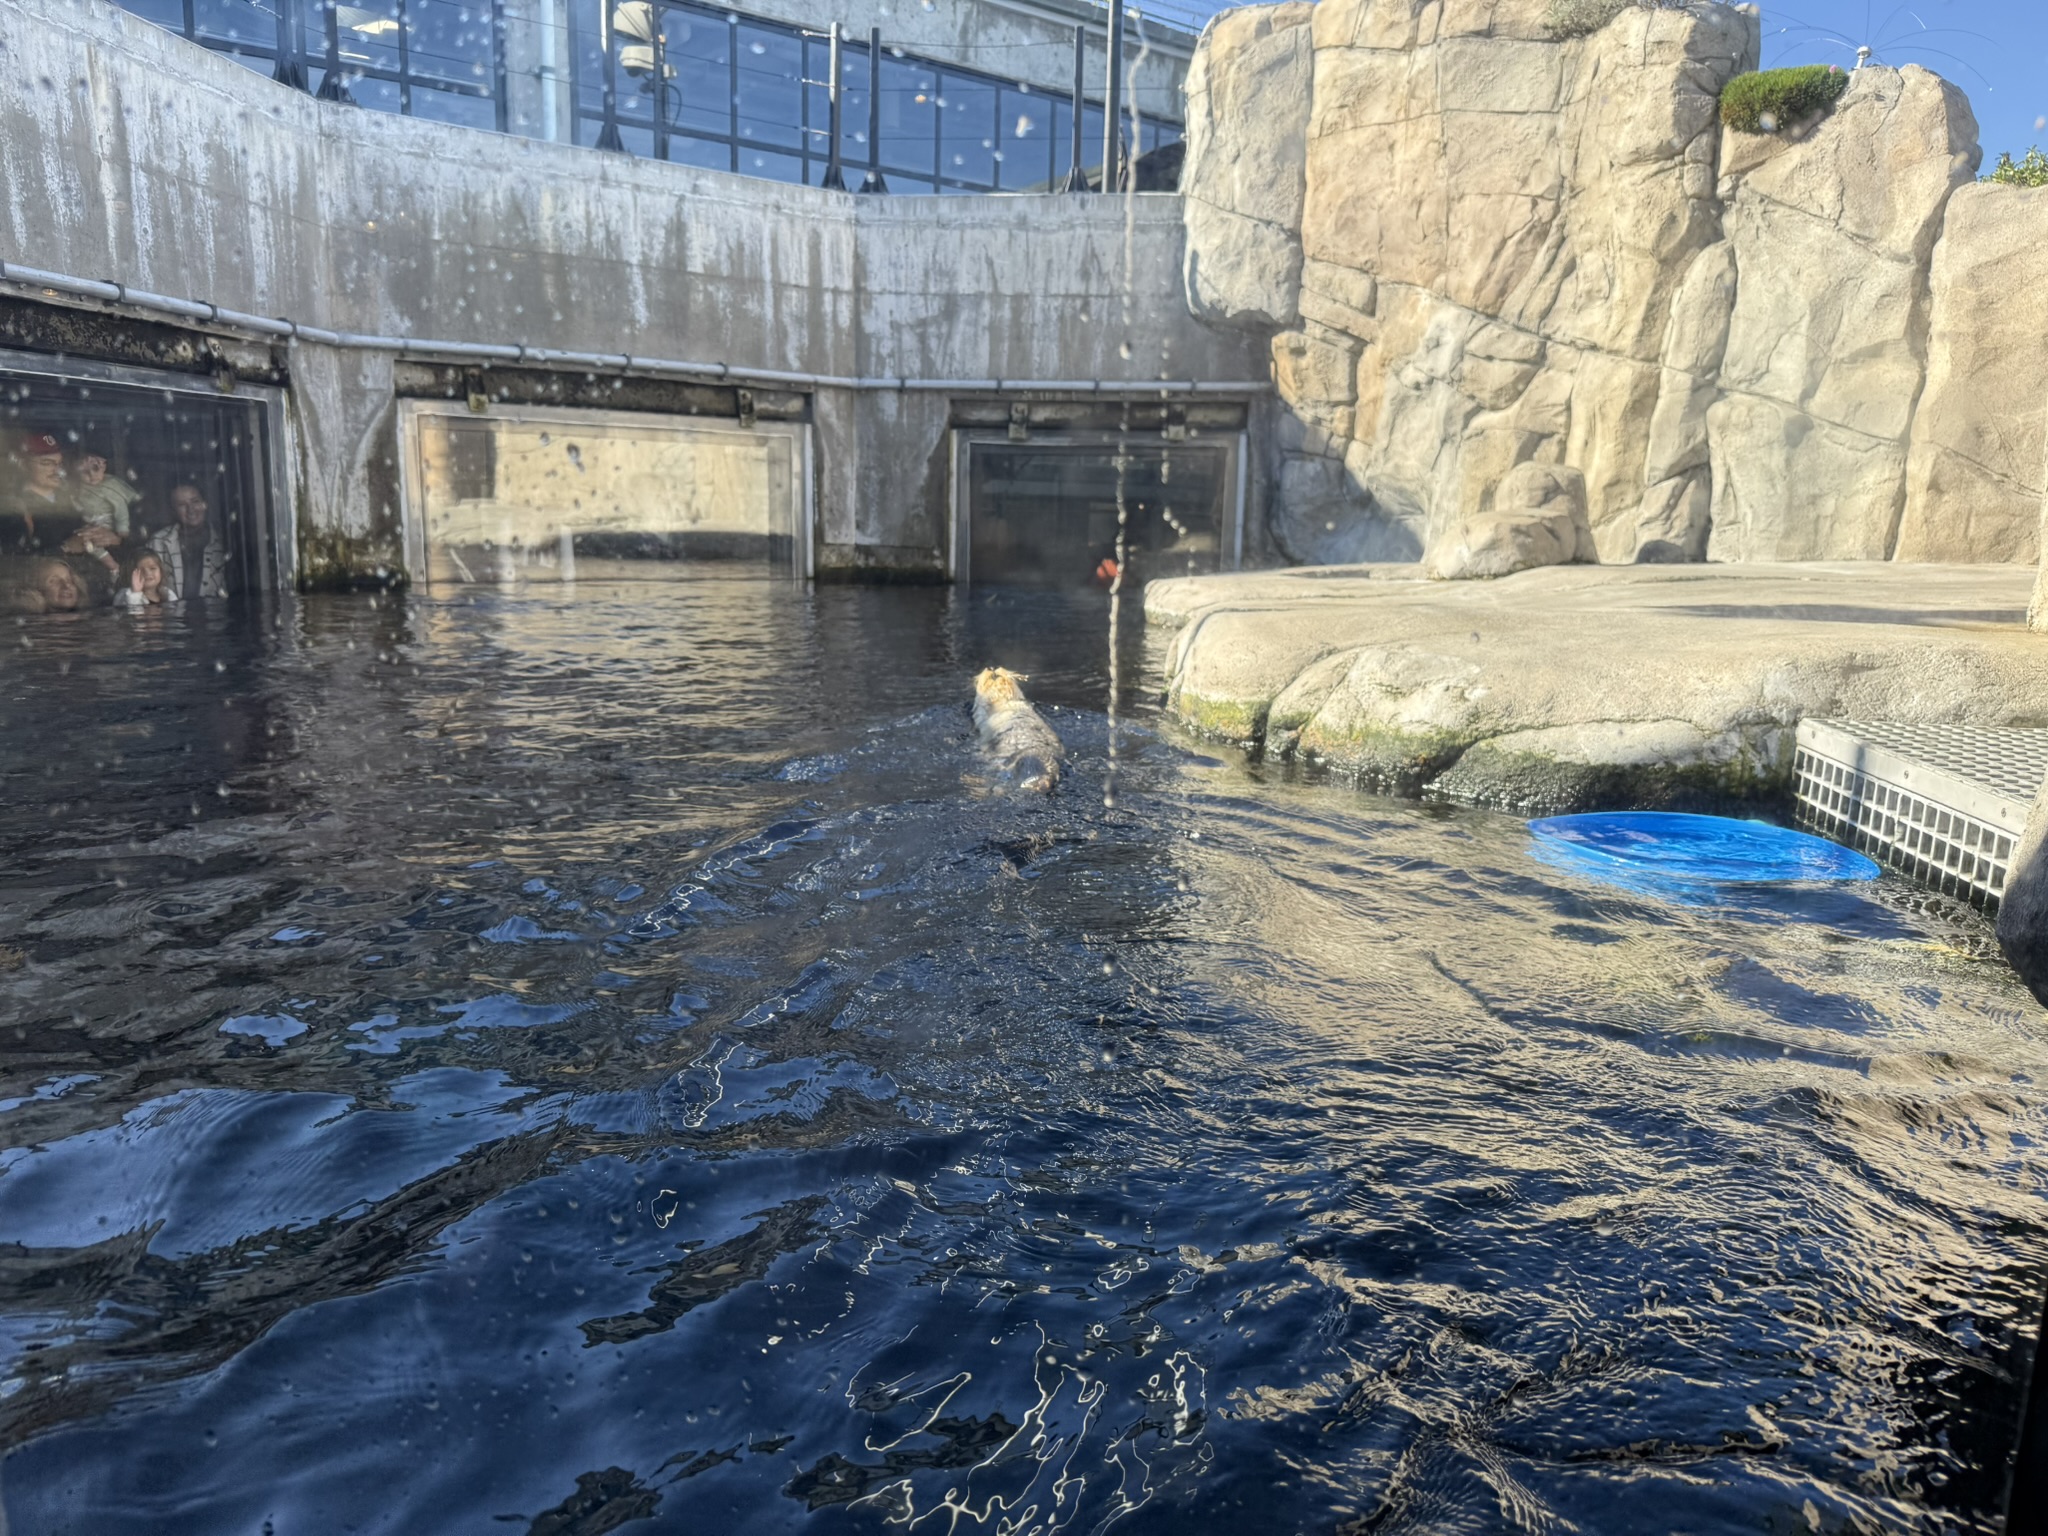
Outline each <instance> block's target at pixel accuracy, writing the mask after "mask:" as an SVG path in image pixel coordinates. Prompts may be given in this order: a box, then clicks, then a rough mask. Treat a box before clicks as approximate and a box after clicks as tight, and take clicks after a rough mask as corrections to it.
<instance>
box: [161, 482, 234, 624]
mask: <svg viewBox="0 0 2048 1536" xmlns="http://www.w3.org/2000/svg"><path fill="white" fill-rule="evenodd" d="M171 515H172V516H173V517H174V518H175V519H176V521H175V522H173V523H171V524H170V525H169V526H168V527H164V528H159V529H158V530H157V531H156V532H155V533H154V534H152V535H151V536H150V540H149V550H150V553H151V554H153V555H155V556H156V557H157V559H159V560H161V561H162V562H163V568H164V580H165V581H166V582H167V583H168V584H169V585H170V588H171V590H172V591H174V592H176V593H177V594H178V596H179V597H226V596H227V595H228V548H227V545H225V544H223V543H222V542H221V537H220V534H219V533H217V532H216V531H215V530H214V527H213V524H212V523H211V522H210V521H209V520H208V518H207V515H206V498H205V497H204V496H201V495H200V494H199V487H198V486H196V485H179V486H173V487H172V488H171Z"/></svg>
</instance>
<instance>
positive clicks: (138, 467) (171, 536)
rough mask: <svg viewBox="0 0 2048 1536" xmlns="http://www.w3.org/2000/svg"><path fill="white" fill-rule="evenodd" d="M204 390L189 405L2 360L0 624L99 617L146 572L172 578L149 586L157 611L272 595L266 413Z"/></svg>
mask: <svg viewBox="0 0 2048 1536" xmlns="http://www.w3.org/2000/svg"><path fill="white" fill-rule="evenodd" d="M199 382H200V383H201V384H202V385H203V388H201V387H195V388H193V389H192V391H191V392H190V393H187V392H185V391H184V390H183V389H181V388H153V387H145V386H142V385H130V384H117V383H110V382H107V381H105V380H102V379H98V378H72V377H60V376H57V375H54V374H45V373H40V372H31V371H26V370H24V371H14V370H12V369H10V368H8V367H7V366H6V364H5V362H4V361H0V612H10V613H25V612H35V613H40V612H47V611H50V610H51V609H52V608H55V609H59V610H63V611H69V610H71V609H77V608H94V607H102V608H103V607H107V606H109V605H110V604H112V603H113V602H114V600H115V598H116V597H117V595H118V594H119V593H120V592H122V591H124V590H127V589H129V588H130V587H131V586H132V585H133V578H134V575H135V572H136V570H137V569H138V567H144V566H146V564H147V563H148V562H151V561H154V563H155V564H156V566H157V567H158V568H159V570H161V571H162V572H164V573H166V574H167V575H168V576H169V578H170V580H169V581H168V582H167V583H159V582H157V581H155V580H154V579H150V580H149V581H148V582H147V584H148V585H149V587H150V590H151V593H152V594H153V595H154V596H155V597H158V598H161V597H165V596H168V595H170V594H172V593H175V594H176V595H177V596H178V597H180V598H185V599H194V600H196V599H201V598H218V597H229V596H234V595H236V594H239V593H242V592H248V591H254V590H261V589H264V588H267V587H269V586H270V585H271V584H272V573H273V571H274V570H275V567H276V561H275V556H274V552H273V550H272V548H271V545H270V537H271V512H272V498H271V490H270V487H271V474H270V470H271V463H270V454H271V445H270V442H269V434H268V425H267V422H268V417H267V409H266V407H265V405H264V404H263V402H261V401H258V400H254V399H250V398H247V397H243V398H239V399H237V398H229V397H222V396H221V395H220V394H219V393H218V391H216V390H215V389H214V387H213V385H212V382H211V381H210V380H203V381H199ZM144 574H145V577H148V572H147V570H145V573H144ZM152 606H153V605H152Z"/></svg>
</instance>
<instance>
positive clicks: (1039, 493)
mask: <svg viewBox="0 0 2048 1536" xmlns="http://www.w3.org/2000/svg"><path fill="white" fill-rule="evenodd" d="M1148 437H1149V434H1148ZM960 439H961V441H960V449H959V453H960V461H959V469H958V474H957V484H958V487H959V490H960V492H961V494H960V495H959V496H957V497H956V506H955V515H954V523H955V527H954V539H953V578H954V580H956V581H962V582H966V581H976V582H1004V583H1013V584H1016V585H1021V586H1054V587H1074V586H1087V585H1089V584H1090V583H1091V582H1097V581H1099V580H1100V579H1101V576H1100V573H1101V572H1102V562H1103V561H1104V560H1110V559H1114V558H1115V557H1116V554H1117V547H1118V531H1119V529H1118V509H1119V505H1121V508H1122V535H1123V553H1124V559H1123V569H1124V573H1125V579H1126V581H1127V582H1129V581H1147V580H1150V579H1151V578H1153V577H1155V576H1194V575H1201V574H1203V573H1205V572H1210V571H1218V570H1230V569H1233V568H1235V566H1236V565H1237V563H1238V557H1239V554H1240V550H1241V533H1240V529H1241V528H1242V517H1243V503H1242V497H1243V494H1244V491H1243V485H1242V483H1241V479H1240V475H1239V465H1240V463H1241V462H1242V453H1241V451H1240V447H1239V444H1238V441H1237V439H1236V437H1235V436H1234V435H1229V436H1220V437H1216V438H1211V439H1201V440H1194V441H1187V442H1161V441H1159V440H1158V438H1157V437H1150V440H1146V439H1145V438H1119V437H1118V436H1117V435H1116V434H1114V433H1095V432H1089V433H1072V434H1062V435H1057V436H1038V435H1033V436H1032V437H1031V438H1030V439H1029V440H1028V441H1025V442H1014V441H1011V440H1009V439H1008V438H1007V437H1004V438H996V437H994V436H993V435H992V434H990V435H984V434H980V433H961V434H960Z"/></svg>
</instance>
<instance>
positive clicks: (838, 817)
mask: <svg viewBox="0 0 2048 1536" xmlns="http://www.w3.org/2000/svg"><path fill="white" fill-rule="evenodd" d="M1130 617H1131V616H1130V614H1129V612H1128V611H1127V612H1126V614H1125V620H1126V622H1125V623H1124V625H1123V626H1122V629H1123V643H1124V652H1123V660H1122V662H1121V664H1120V667H1119V677H1120V679H1121V687H1120V696H1121V710H1122V718H1121V721H1120V724H1119V736H1118V748H1117V758H1116V775H1117V777H1116V794H1115V797H1114V799H1115V803H1114V804H1113V805H1105V804H1104V788H1105V783H1106V778H1107V774H1108V772H1109V768H1110V763H1109V758H1108V746H1109V737H1108V729H1107V721H1106V716H1105V709H1106V706H1107V704H1108V685H1109V675H1108V671H1107V668H1106V667H1105V657H1104V635H1105V632H1106V627H1107V607H1106V600H1105V599H1104V598H1103V597H1101V596H1100V595H1099V594H1083V595H1060V594H1029V595H1025V594H1016V593H1007V592H993V593H991V592H977V593H975V594H973V595H972V596H961V595H958V594H952V593H947V592H940V591H922V590H903V589H895V590H862V589H820V590H817V591H806V590H804V589H802V588H800V587H795V586H791V585H788V584H783V583H774V582H765V581H758V580H746V581H738V580H711V579H706V580H680V581H675V582H669V583H649V584H626V583H599V582H580V583H579V584H578V586H577V588H576V590H575V591H574V592H573V593H570V592H567V591H560V590H558V591H556V592H553V593H549V594H542V595H527V596H517V595H495V594H485V595H481V596H478V597H477V598H476V599H475V600H474V601H459V602H445V601H434V600H429V599H424V598H415V599H411V600H408V601H405V602H398V603H394V602H390V601H382V602H379V601H375V600H372V599H368V598H356V599H341V598H337V599H320V600H308V601H305V602H302V603H299V604H296V605H287V606H286V607H284V608H283V609H281V610H280V611H279V612H278V613H277V614H274V615H271V616H269V617H267V618H265V617H261V616H250V617H237V616H232V615H221V614H207V613H194V614H192V615H189V616H179V615H175V614H172V615H159V616H153V617H151V618H150V619H148V620H147V621H146V622H144V623H142V624H139V625H138V624H135V623H131V622H128V621H126V620H123V619H118V618H115V617H113V616H109V615H86V616H81V617H78V618H76V619H71V620H58V619H51V620H34V621H29V622H27V623H25V624H23V625H22V626H20V627H19V628H18V630H17V631H16V632H15V633H14V634H13V635H11V636H10V637H9V638H10V643H11V650H10V652H9V654H8V657H7V659H6V661H5V662H4V664H0V665H4V668H5V673H4V676H5V679H6V683H7V687H6V690H5V696H4V704H0V710H4V715H0V720H4V727H5V729H4V733H0V793H4V799H0V844H4V851H5V858H4V873H0V945H5V946H8V947H9V948H10V949H11V950H15V951H19V952H20V954H21V956H22V957H23V960H24V963H23V964H21V965H20V966H19V967H18V968H15V969H12V970H9V971H7V972H6V973H4V974H0V997H4V999H5V1010H4V1014H0V1073H4V1075H0V1349H4V1357H0V1444H4V1445H5V1446H6V1447H7V1449H8V1451H9V1454H8V1457H7V1460H6V1461H5V1463H4V1465H0V1500H4V1504H5V1512H6V1514H7V1516H8V1518H9V1519H10V1520H11V1521H12V1528H13V1529H16V1530H19V1531H36V1532H44V1531H49V1532H62V1531H79V1532H86V1531H90V1532H118V1531H150V1532H185V1531H190V1532H216V1531H223V1530H243V1529H246V1530H250V1531H255V1530H261V1529H265V1528H268V1529H271V1530H273V1531H275V1532H278V1533H287V1532H295V1531H334V1530H359V1531H378V1530H386V1531H394V1532H396V1531H421V1530H451V1531H453V1530H479V1531H482V1530H519V1531H529V1532H538V1533H553V1536H566V1533H576V1532H581V1533H593V1532H600V1531H610V1530H616V1529H627V1530H631V1531H640V1530H645V1531H649V1532H653V1531H659V1530H676V1531H683V1530H741V1529H745V1530H750V1531H751V1530H772V1529H805V1530H811V1529H820V1530H825V1529H829V1530H841V1529H844V1530H879V1529H883V1528H886V1527H888V1526H891V1525H896V1524H902V1525H908V1524H915V1525H916V1526H917V1527H918V1528H919V1529H945V1530H951V1531H968V1530H983V1531H988V1532H996V1531H1013V1532H1024V1531H1032V1530H1037V1531H1052V1530H1075V1531H1096V1530H1101V1529H1104V1528H1105V1527H1110V1526H1114V1527H1117V1528H1119V1529H1129V1530H1133V1531H1139V1530H1167V1529H1174V1528H1186V1527H1189V1526H1191V1525H1192V1526H1193V1527H1195V1528H1199V1529H1214V1530H1232V1531H1305V1530H1326V1531H1336V1530H1353V1531H1366V1530H1370V1531H1430V1532H1438V1531H1474V1532H1479V1531H1494V1530H1503V1529H1517V1530H1530V1531H1566V1530H1571V1529H1579V1530H1584V1531H1600V1532H1631V1531H1643V1532H1650V1531H1660V1532H1661V1531H1665V1530H1669V1529H1671V1528H1673V1525H1674V1522H1682V1523H1683V1525H1684V1528H1686V1529H1688V1530H1698V1531H1707V1530H1725V1531H1745V1532H1753V1531H1759V1530H1764V1531H1785V1532H1792V1531H1803V1530H1812V1529H1819V1530H1824V1531H1850V1530H1876V1529H1885V1530H1913V1531H1927V1532H1947V1531H1986V1532H1988V1531H1990V1530H1992V1529H1993V1528H1994V1526H1995V1517H1994V1513H1993V1509H1994V1506H1995V1502H1996V1499H1997V1494H1998V1488H1999V1486H2000V1483H2001V1480H2002V1476H2003V1471H2002V1465H2001V1458H2002V1456H2003V1454H2004V1447H2005V1446H2006V1445H2007V1444H2008V1443H2009V1442H2010V1439H2011V1436H2012V1432H2013V1429H2014V1420H2015V1417H2016V1413H2017V1404H2016V1401H2015V1399H2016V1389H2015V1387H2014V1385H2013V1381H2014V1374H2015V1368H2016V1366H2017V1364H2018V1363H2019V1362H2018V1360H2017V1359H2016V1356H2017V1354H2018V1353H2019V1352H2020V1351H2021V1349H2022V1347H2023V1346H2022V1343H2021V1328H2022V1325H2023V1321H2024V1319H2025V1315H2026V1312H2027V1308H2028V1305H2029V1303H2030V1301H2031V1300H2032V1299H2033V1298H2035V1297H2037V1296H2038V1293H2039V1282H2040V1274H2041V1267H2042V1253H2043V1247H2044V1242H2043V1229H2042V1222H2041V1219H2040V1216H2039V1211H2040V1200H2041V1195H2042V1192H2043V1183H2044V1180H2043V1165H2042V1162H2041V1160H2040V1157H2039V1155H2038V1152H2037V1151H2036V1148H2037V1145H2038V1142H2039V1139H2040V1136H2041V1133H2042V1130H2043V1119H2044V1114H2043V1111H2044V1096H2043V1092H2042V1089H2041V1087H2040V1086H2039V1084H2040V1082H2041V1080H2042V1076H2043V1069H2044V1067H2048V1029H2044V1027H2043V1026H2042V1024H2041V1022H2040V1017H2039V1014H2038V1011H2037V1010H2035V1009H2034V1008H2033V1006H2032V1005H2031V1004H2030V1003H2029V1002H2028V1000H2027V999H2026V997H2025V995H2024V993H2023V992H2022V991H2021V990H2020V989H2019V988H2018V986H2017V985H2016V984H2015V983H2014V982H2013V981H2012V980H2011V978H2010V977H2009V976H2008V975H2007V974H2006V973H2005V972H2004V971H2003V970H2002V968H2000V967H1998V966H1997V965H1995V964H1992V963H1987V961H1986V960H1985V959H1984V958H1983V954H1984V948H1983V944H1982V938H1983V935H1982V933H1981V931H1979V930H1977V929H1973V928H1970V927H1969V926H1968V925H1967V924H1963V925H1957V924H1954V923H1951V922H1949V921H1948V920H1946V919H1944V918H1942V917H1941V916H1940V915H1939V914H1937V913H1932V912H1928V911H1922V910H1915V908H1914V907H1913V906H1912V904H1911V903H1910V902H1908V901H1906V900H1904V899H1902V898H1901V894H1900V890H1899V888H1895V887H1893V886H1892V885H1891V883H1890V882H1889V880H1887V881H1885V882H1879V883H1878V885H1877V886H1875V887H1873V888H1871V889H1870V890H1868V891H1859V892H1852V893H1842V892H1831V893H1810V894H1801V893H1798V892H1792V893H1782V894H1780V895H1778V896H1775V897H1772V898H1770V899H1762V898H1759V899H1757V900H1754V901H1747V902H1744V903H1739V904H1734V905H1713V904H1683V903H1669V902H1664V901H1660V900H1659V899H1657V898H1656V896H1655V895H1654V894H1630V893H1627V892H1622V891H1614V890H1607V889H1602V888H1601V887H1599V886H1597V885H1594V884H1591V883H1589V882H1587V881H1585V880H1584V879H1583V878H1581V877H1579V876H1576V875H1574V874H1572V873H1571V872H1569V871H1560V870H1556V869H1552V868H1549V867H1546V866H1545V865H1543V864H1541V863H1539V862H1537V861H1536V860H1534V859H1533V858H1531V857H1530V855H1529V848H1528V838H1527V835H1526V833H1525V832H1524V830H1523V828H1522V826H1521V825H1520V823H1518V822H1515V821H1513V820H1511V819H1508V818H1504V817H1498V816H1493V815H1489V814H1485V813H1479V812H1468V811H1446V810H1444V809H1442V808H1423V807H1417V806H1412V805H1406V804H1402V803H1398V802H1391V801H1384V800H1375V799H1371V798H1367V797H1363V796H1359V795H1356V794H1354V793H1352V792H1350V791H1348V790H1345V789H1342V788H1339V787H1334V786H1327V785H1320V786H1319V785H1313V784H1297V783H1286V782H1280V781H1278V780H1277V779H1276V780H1272V781H1268V782H1264V783H1259V782H1255V781H1254V773H1253V771H1252V770H1248V769H1247V768H1246V767H1245V766H1243V765H1242V764H1239V763H1237V762H1235V761H1234V760H1233V761H1231V762H1223V761H1219V760H1218V759H1216V758H1214V757H1211V756H1208V755H1205V754H1204V753H1202V752H1201V751H1199V750H1196V749H1193V748H1191V747H1190V746H1189V745H1188V744H1186V743H1184V742H1180V741H1177V740H1176V739H1175V738H1173V737H1172V736H1171V735H1170V734H1168V733H1166V732H1164V731H1163V730H1162V728H1161V726H1160V723H1159V721H1158V719H1157V717H1156V714H1155V713H1154V712H1153V707H1152V705H1153V701H1155V700H1156V697H1157V690H1158V672H1157V667H1158V661H1159V655H1160V651H1161V647H1162V643H1163V642H1162V638H1161V637H1160V636H1158V635H1157V634H1147V633H1146V632H1145V631H1144V629H1143V627H1142V625H1138V624H1135V623H1131V622H1129V621H1130ZM994 662H1000V663H1002V664H1004V665H1007V666H1011V667H1013V668H1015V669H1017V670H1019V671H1023V672H1028V673H1030V674H1031V675H1032V684H1031V689H1032V692H1033V694H1034V696H1035V697H1036V698H1038V699H1039V700H1041V701H1042V702H1043V703H1045V704H1046V705H1047V706H1048V711H1049V714H1050V716H1051V718H1052V720H1053V723H1054V724H1055V725H1056V727H1057V728H1058V729H1059V731H1060V732H1061V734H1062V735H1063V737H1065V739H1066V740H1067V742H1068V744H1069V746H1070V748H1071V749H1072V751H1073V754H1074V762H1073V768H1072V773H1071V775H1070V777H1069V779H1068V780H1067V782H1066V783H1065V784H1064V785H1063V786H1062V788H1061V789H1060V791H1059V793H1058V794H1057V795H1056V796H1054V797H1053V798H1052V799H1051V800H1050V801H1025V800H1019V799H1015V798H1012V797H1008V796H1005V795H1002V794H999V793H995V792H994V791H993V787H992V786H991V785H989V784H988V783H986V782H985V781H984V779H983V777H982V775H981V773H980V771H979V767H978V763H977V759H976V757H975V754H974V750H973V743H972V740H971V734H970V725H969V721H968V718H967V715H966V711H965V708H964V703H965V696H966V690H967V679H968V678H969V677H970V676H971V674H972V673H973V671H974V670H976V669H978V668H979V667H981V666H983V665H986V664H990V663H994ZM0 963H6V962H5V961H0ZM266 1523H267V1527H266Z"/></svg>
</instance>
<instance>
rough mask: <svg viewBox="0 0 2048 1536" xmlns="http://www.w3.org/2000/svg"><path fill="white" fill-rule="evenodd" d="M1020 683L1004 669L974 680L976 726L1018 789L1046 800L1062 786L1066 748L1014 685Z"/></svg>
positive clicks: (998, 669) (1015, 676) (1015, 674)
mask: <svg viewBox="0 0 2048 1536" xmlns="http://www.w3.org/2000/svg"><path fill="white" fill-rule="evenodd" d="M1023 681H1024V679H1023V678H1022V677H1020V676H1019V675H1018V674H1017V673H1015V672H1012V671H1010V670H1009V669H1008V668H1007V667H990V668H989V669H988V670H987V671H985V672H983V673H982V674H981V675H980V676H979V677H977V678H975V680H974V723H975V725H976V726H977V727H978V728H979V729H980V731H981V741H982V745H983V746H984V747H986V748H987V749H988V753H989V755H990V756H991V757H993V758H994V759H995V760H996V762H997V763H999V764H1000V765H1001V766H1002V769H1003V771H1004V772H1005V773H1006V774H1007V775H1008V776H1009V777H1010V779H1011V780H1012V781H1013V782H1015V784H1016V785H1017V787H1018V788H1019V789H1029V790H1034V791H1036V792H1037V793H1039V794H1041V795H1049V794H1051V793H1052V791H1053V788H1054V786H1055V785H1057V784H1058V783H1059V781H1060V760H1061V758H1062V757H1063V756H1065V749H1064V748H1062V747H1061V746H1060V739H1059V737H1057V736H1055V735H1054V734H1053V731H1052V727H1051V726H1049V725H1047V724H1046V723H1045V721H1044V720H1042V719H1041V718H1039V714H1038V711H1037V710H1035V709H1033V708H1032V707H1031V701H1030V700H1029V699H1027V698H1025V697H1024V690H1023V689H1022V688H1019V687H1018V686H1017V685H1018V684H1019V683H1021V682H1023Z"/></svg>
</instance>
